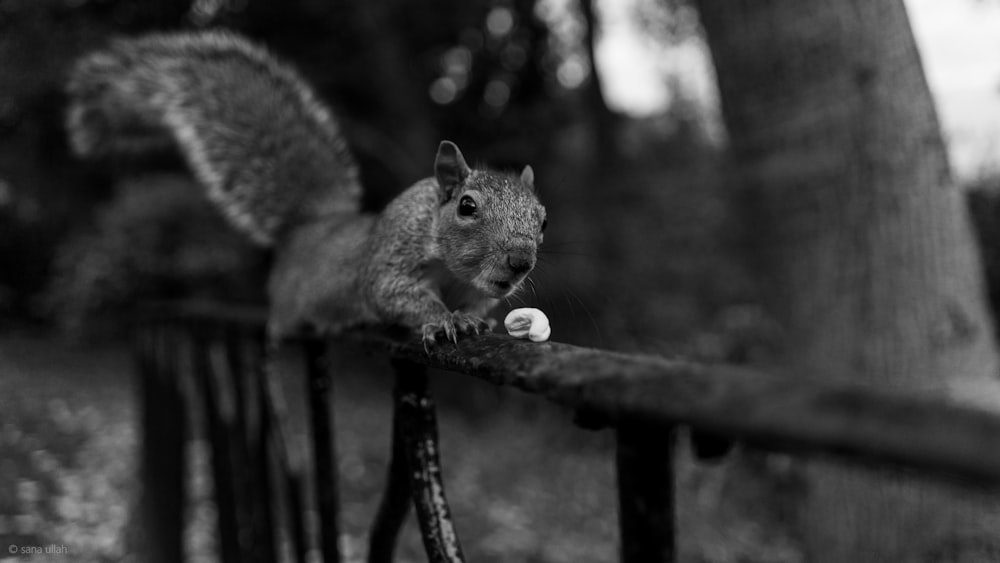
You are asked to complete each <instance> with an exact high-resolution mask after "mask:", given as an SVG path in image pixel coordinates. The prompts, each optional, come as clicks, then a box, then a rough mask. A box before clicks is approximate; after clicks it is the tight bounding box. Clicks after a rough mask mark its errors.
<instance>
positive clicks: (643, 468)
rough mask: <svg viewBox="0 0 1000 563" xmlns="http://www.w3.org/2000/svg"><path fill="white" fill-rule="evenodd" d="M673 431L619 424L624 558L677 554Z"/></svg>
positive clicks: (631, 561)
mask: <svg viewBox="0 0 1000 563" xmlns="http://www.w3.org/2000/svg"><path fill="white" fill-rule="evenodd" d="M671 434H672V432H671V431H670V430H669V429H662V428H657V427H648V426H643V425H635V424H627V423H626V424H623V425H621V426H620V427H619V428H618V431H617V439H618V448H617V452H616V456H615V458H616V459H615V461H616V467H617V476H618V527H619V530H620V537H621V561H622V563H673V562H674V561H676V560H677V547H676V531H675V510H674V464H673V456H672V455H671V454H672V448H671V447H670V445H671V442H672V439H671ZM664 444H666V447H664Z"/></svg>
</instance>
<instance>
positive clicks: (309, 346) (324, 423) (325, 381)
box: [304, 340, 340, 563]
mask: <svg viewBox="0 0 1000 563" xmlns="http://www.w3.org/2000/svg"><path fill="white" fill-rule="evenodd" d="M304 345H305V355H306V377H307V384H308V387H307V388H308V389H309V393H308V395H309V397H308V402H309V422H310V425H309V426H310V428H311V430H312V442H313V463H314V471H315V481H316V510H317V512H318V513H319V522H320V530H319V534H320V547H321V548H322V550H323V561H324V563H336V562H338V561H340V548H339V545H338V544H339V537H340V533H339V529H340V528H339V523H338V521H337V520H338V515H337V504H338V501H337V497H338V493H337V475H338V472H337V454H336V446H335V445H334V438H333V437H334V433H333V412H332V406H331V402H332V400H333V379H332V378H331V377H330V374H329V372H328V371H327V358H326V345H325V343H324V342H322V341H317V340H310V341H306V342H305V344H304Z"/></svg>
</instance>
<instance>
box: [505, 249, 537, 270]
mask: <svg viewBox="0 0 1000 563" xmlns="http://www.w3.org/2000/svg"><path fill="white" fill-rule="evenodd" d="M507 266H508V267H510V270H511V272H513V273H514V275H517V276H521V275H524V274H527V273H528V272H530V271H531V269H532V268H534V267H535V252H534V251H532V250H514V251H511V252H509V253H508V254H507Z"/></svg>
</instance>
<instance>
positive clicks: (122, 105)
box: [67, 31, 361, 244]
mask: <svg viewBox="0 0 1000 563" xmlns="http://www.w3.org/2000/svg"><path fill="white" fill-rule="evenodd" d="M68 91H69V100H70V102H69V111H68V114H67V129H68V131H69V136H70V143H71V145H72V147H73V150H74V151H76V152H77V154H79V155H81V156H84V157H101V156H107V155H112V154H125V155H127V154H129V153H137V152H144V151H147V150H150V149H153V148H157V147H162V146H163V145H165V144H167V143H172V144H174V145H176V146H177V147H178V148H179V150H180V152H181V154H182V155H183V157H184V159H185V160H186V161H187V163H188V165H189V166H190V168H191V170H192V171H193V172H194V174H195V176H196V177H197V178H198V180H199V181H200V182H201V183H202V184H204V185H205V186H206V188H207V189H208V195H209V197H210V198H211V199H212V200H213V201H214V202H216V203H217V204H218V206H219V207H220V208H221V209H222V210H223V212H224V213H225V215H226V216H227V217H228V218H229V219H230V221H231V222H232V223H233V224H234V225H235V226H237V227H238V228H240V229H241V230H243V231H245V232H246V233H248V234H249V235H250V236H251V237H253V239H254V240H255V241H257V242H259V243H261V244H270V243H273V242H274V241H275V239H276V238H278V237H280V236H281V234H282V232H283V231H285V230H286V229H287V228H288V227H289V226H292V225H295V224H296V223H299V222H302V221H308V220H311V219H315V218H319V217H327V216H333V215H338V214H353V213H357V212H358V210H359V207H360V203H359V202H360V196H361V188H360V184H359V182H358V174H357V167H356V166H355V164H354V159H353V158H352V157H351V154H350V152H349V150H348V148H347V146H346V143H345V142H344V139H343V137H342V135H341V133H340V130H339V127H338V126H337V123H336V122H335V121H334V119H333V117H332V116H331V114H330V112H329V111H328V110H327V109H326V108H325V107H324V106H323V105H322V104H321V103H320V102H319V101H318V100H317V99H316V96H315V95H314V94H313V92H312V90H311V89H310V88H309V87H308V86H307V85H306V84H305V82H304V81H303V80H302V79H301V78H300V77H299V76H298V74H297V73H296V72H295V71H294V70H293V69H292V68H290V67H289V66H287V65H284V64H282V63H280V62H279V61H277V60H276V59H275V58H274V57H272V56H271V55H270V54H268V53H267V52H266V51H265V50H263V49H261V48H259V47H257V46H254V45H252V44H251V43H249V42H248V41H246V40H245V39H243V38H241V37H239V36H237V35H233V34H231V33H225V32H218V31H215V32H200V33H181V34H168V35H148V36H144V37H140V38H137V39H127V40H120V41H117V42H115V43H113V44H112V45H111V46H110V47H109V48H107V49H106V50H102V51H98V52H95V53H92V54H90V55H88V56H85V57H84V58H82V59H81V60H80V61H79V62H78V63H77V65H76V67H75V68H74V69H73V73H72V76H71V79H70V82H69V88H68Z"/></svg>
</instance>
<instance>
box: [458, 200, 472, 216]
mask: <svg viewBox="0 0 1000 563" xmlns="http://www.w3.org/2000/svg"><path fill="white" fill-rule="evenodd" d="M458 214H459V215H461V216H462V217H471V216H473V215H475V214H476V200H474V199H472V198H471V197H469V196H467V195H464V196H462V199H460V200H458Z"/></svg>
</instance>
